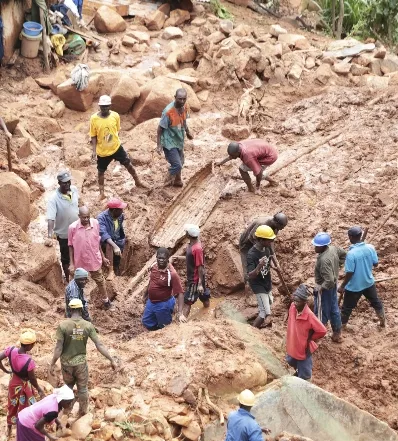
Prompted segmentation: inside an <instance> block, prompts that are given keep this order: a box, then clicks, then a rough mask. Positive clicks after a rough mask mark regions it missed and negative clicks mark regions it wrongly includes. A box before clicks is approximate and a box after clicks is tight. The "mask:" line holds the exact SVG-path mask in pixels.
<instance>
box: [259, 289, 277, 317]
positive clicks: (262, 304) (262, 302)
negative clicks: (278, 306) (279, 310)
mask: <svg viewBox="0 0 398 441" xmlns="http://www.w3.org/2000/svg"><path fill="white" fill-rule="evenodd" d="M256 297H257V303H258V312H259V314H258V315H259V316H260V317H261V318H265V317H267V315H270V314H271V305H272V303H273V302H274V298H273V297H272V292H271V291H270V292H265V293H261V294H256Z"/></svg>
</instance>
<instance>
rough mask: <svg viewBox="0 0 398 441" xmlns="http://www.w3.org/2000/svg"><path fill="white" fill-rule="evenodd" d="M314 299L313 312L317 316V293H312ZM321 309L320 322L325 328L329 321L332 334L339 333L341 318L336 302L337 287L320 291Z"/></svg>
mask: <svg viewBox="0 0 398 441" xmlns="http://www.w3.org/2000/svg"><path fill="white" fill-rule="evenodd" d="M314 299H315V307H314V312H315V315H316V316H318V310H319V309H318V303H319V294H318V292H317V291H314ZM321 309H322V315H321V322H322V323H323V324H324V325H325V326H326V325H327V323H328V322H329V321H330V324H331V325H332V329H333V332H339V331H340V329H341V316H340V309H339V305H338V301H337V286H335V287H334V288H333V289H322V299H321Z"/></svg>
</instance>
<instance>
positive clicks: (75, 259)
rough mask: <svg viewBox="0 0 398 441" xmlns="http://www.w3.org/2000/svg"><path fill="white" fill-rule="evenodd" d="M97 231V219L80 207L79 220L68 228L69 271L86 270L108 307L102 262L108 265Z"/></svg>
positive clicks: (85, 208) (107, 307)
mask: <svg viewBox="0 0 398 441" xmlns="http://www.w3.org/2000/svg"><path fill="white" fill-rule="evenodd" d="M99 231H100V230H99V224H98V221H97V219H91V218H90V210H89V209H88V208H87V207H85V206H83V207H80V208H79V220H77V221H75V222H73V223H72V224H71V225H70V226H69V230H68V246H69V255H70V266H69V271H70V273H71V274H72V275H73V274H74V272H75V268H83V269H85V270H86V271H88V272H89V273H90V275H91V277H92V278H93V280H94V281H95V283H96V284H97V286H98V290H99V292H100V295H101V296H102V298H103V299H104V307H105V308H106V309H109V308H110V307H111V302H110V300H109V299H108V294H107V291H106V284H105V278H104V275H103V273H102V264H104V265H105V266H109V260H108V259H107V258H106V257H105V255H104V253H103V251H102V248H101V245H100V234H99ZM72 282H73V280H72ZM72 282H71V283H72Z"/></svg>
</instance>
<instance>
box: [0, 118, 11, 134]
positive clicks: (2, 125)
mask: <svg viewBox="0 0 398 441" xmlns="http://www.w3.org/2000/svg"><path fill="white" fill-rule="evenodd" d="M0 127H1V128H2V129H3V131H4V133H5V134H6V136H7V138H8V139H11V138H12V133H11V132H10V131H9V130H8V129H7V126H6V123H5V122H4V119H3V118H1V117H0Z"/></svg>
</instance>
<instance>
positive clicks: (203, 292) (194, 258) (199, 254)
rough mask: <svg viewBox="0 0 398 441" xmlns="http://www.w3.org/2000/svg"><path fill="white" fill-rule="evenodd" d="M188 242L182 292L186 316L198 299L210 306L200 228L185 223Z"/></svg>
mask: <svg viewBox="0 0 398 441" xmlns="http://www.w3.org/2000/svg"><path fill="white" fill-rule="evenodd" d="M185 231H186V235H187V238H188V239H189V244H188V246H187V250H186V255H185V259H186V264H187V284H186V288H185V294H184V303H185V307H184V316H185V317H187V318H188V316H189V313H190V312H191V306H192V305H193V304H194V303H195V302H196V301H197V300H198V299H199V300H200V301H201V302H202V303H203V306H204V307H205V308H208V307H209V306H210V290H209V289H208V288H206V272H205V255H204V251H203V247H202V244H201V242H200V240H199V234H200V228H199V227H198V226H197V225H193V224H187V225H185Z"/></svg>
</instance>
